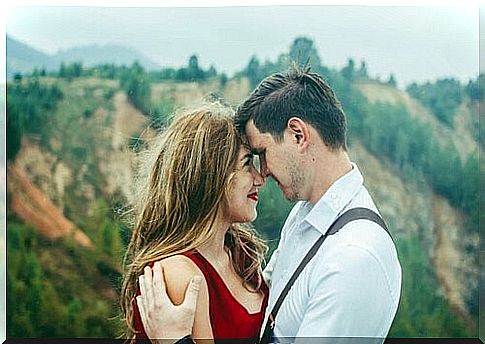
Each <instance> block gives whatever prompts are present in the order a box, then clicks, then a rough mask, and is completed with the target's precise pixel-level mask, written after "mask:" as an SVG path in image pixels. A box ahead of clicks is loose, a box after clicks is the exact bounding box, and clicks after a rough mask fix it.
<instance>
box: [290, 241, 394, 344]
mask: <svg viewBox="0 0 485 344" xmlns="http://www.w3.org/2000/svg"><path fill="white" fill-rule="evenodd" d="M339 251H340V252H339V254H338V257H336V259H334V260H332V262H330V263H328V264H326V265H325V266H322V265H320V266H319V267H318V268H316V269H314V271H312V274H311V277H310V282H309V293H310V300H309V304H308V308H307V311H306V313H305V316H304V319H303V322H302V325H301V327H300V328H299V330H298V334H297V337H298V339H297V341H300V342H306V341H305V337H306V338H308V337H320V339H322V340H324V339H323V338H324V337H327V338H328V337H334V338H335V337H347V338H346V339H343V338H342V339H340V340H339V341H337V342H336V341H335V340H333V341H332V339H328V340H330V342H332V343H353V342H354V341H355V340H356V339H355V338H354V339H351V338H349V337H361V338H360V340H362V337H373V338H377V339H373V340H371V341H370V342H371V343H382V342H383V340H384V339H383V338H385V337H386V336H387V333H388V331H389V328H390V326H391V323H392V320H393V318H394V315H395V312H396V302H397V301H396V300H395V299H394V298H393V291H392V284H391V283H390V281H389V277H388V274H387V272H386V271H385V268H384V267H383V265H382V264H381V262H380V260H379V259H378V258H377V257H376V256H375V255H374V254H373V253H371V252H370V251H368V250H367V249H365V248H363V247H360V246H356V245H343V247H341V249H340V250H339ZM358 340H359V339H357V341H358ZM359 343H360V342H359Z"/></svg>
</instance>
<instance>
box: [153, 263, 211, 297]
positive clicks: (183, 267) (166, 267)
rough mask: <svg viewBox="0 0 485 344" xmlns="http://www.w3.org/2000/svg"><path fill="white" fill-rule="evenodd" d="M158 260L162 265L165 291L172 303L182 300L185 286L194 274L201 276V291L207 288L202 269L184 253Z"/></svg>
mask: <svg viewBox="0 0 485 344" xmlns="http://www.w3.org/2000/svg"><path fill="white" fill-rule="evenodd" d="M160 262H161V263H162V267H163V274H164V279H165V285H166V286H167V293H168V296H169V297H170V299H171V300H172V302H173V303H175V304H177V305H178V304H181V303H182V302H183V300H184V296H185V291H186V289H187V286H188V285H189V283H190V281H191V280H192V278H193V277H194V276H195V275H200V276H201V277H202V281H203V283H202V285H201V287H202V288H201V291H202V293H204V291H206V290H207V286H206V282H205V278H204V275H203V274H202V271H200V269H199V268H198V267H197V265H196V264H195V263H194V262H193V261H192V260H191V259H190V258H188V257H186V256H184V255H174V256H170V257H167V258H164V259H162V260H160Z"/></svg>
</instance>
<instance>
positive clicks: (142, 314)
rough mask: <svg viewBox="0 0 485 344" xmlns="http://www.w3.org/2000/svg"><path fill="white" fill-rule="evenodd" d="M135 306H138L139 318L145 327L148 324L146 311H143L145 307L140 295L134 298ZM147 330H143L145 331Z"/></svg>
mask: <svg viewBox="0 0 485 344" xmlns="http://www.w3.org/2000/svg"><path fill="white" fill-rule="evenodd" d="M136 304H137V306H138V311H139V312H140V318H141V322H142V323H143V326H144V327H145V326H146V325H145V324H147V323H148V321H147V317H146V311H145V305H144V302H143V297H142V296H141V295H138V296H137V297H136ZM146 330H147V329H145V331H146Z"/></svg>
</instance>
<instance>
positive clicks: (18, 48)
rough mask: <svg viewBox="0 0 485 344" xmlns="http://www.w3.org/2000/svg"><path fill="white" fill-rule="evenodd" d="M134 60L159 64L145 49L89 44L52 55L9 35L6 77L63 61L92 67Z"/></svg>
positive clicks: (55, 66)
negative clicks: (141, 50)
mask: <svg viewBox="0 0 485 344" xmlns="http://www.w3.org/2000/svg"><path fill="white" fill-rule="evenodd" d="M135 61H138V62H139V63H140V64H141V65H142V66H143V67H144V68H145V69H147V70H154V69H159V68H160V66H159V65H158V64H157V63H156V62H154V61H152V60H150V59H149V58H148V57H146V56H145V55H143V54H142V53H140V52H138V51H137V50H135V49H133V48H129V47H125V46H120V45H104V46H99V45H87V46H81V47H74V48H70V49H66V50H61V51H59V52H58V53H57V54H55V55H49V54H46V53H43V52H41V51H39V50H36V49H34V48H32V47H30V46H29V45H27V44H25V43H22V42H20V41H18V40H16V39H14V38H12V37H10V36H8V35H7V79H12V78H13V76H14V75H15V73H21V74H28V73H31V72H32V71H33V70H34V69H35V68H38V69H43V68H44V69H46V70H47V71H52V70H57V69H59V66H60V65H61V63H63V62H64V63H73V62H82V64H83V66H85V67H93V66H95V65H99V64H104V63H112V64H115V65H118V66H121V65H127V66H128V65H131V64H132V63H133V62H135Z"/></svg>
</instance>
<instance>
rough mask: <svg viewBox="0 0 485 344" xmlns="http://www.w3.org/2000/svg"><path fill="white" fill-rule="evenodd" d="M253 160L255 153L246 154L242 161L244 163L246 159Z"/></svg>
mask: <svg viewBox="0 0 485 344" xmlns="http://www.w3.org/2000/svg"><path fill="white" fill-rule="evenodd" d="M252 158H253V153H246V154H245V155H244V156H243V157H242V158H241V161H244V160H245V159H252Z"/></svg>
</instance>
